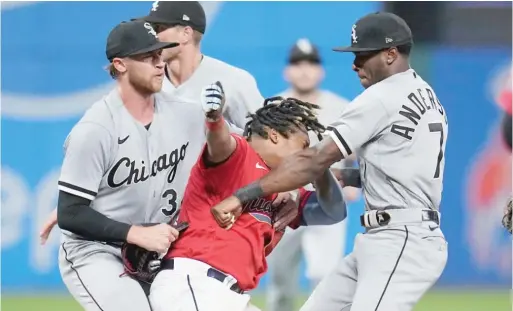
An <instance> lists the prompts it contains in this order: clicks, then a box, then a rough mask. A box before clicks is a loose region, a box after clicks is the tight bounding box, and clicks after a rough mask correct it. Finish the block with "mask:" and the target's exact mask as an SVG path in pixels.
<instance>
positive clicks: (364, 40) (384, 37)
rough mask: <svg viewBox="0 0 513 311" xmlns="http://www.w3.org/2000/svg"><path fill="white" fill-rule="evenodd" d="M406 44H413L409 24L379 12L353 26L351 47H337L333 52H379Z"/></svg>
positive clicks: (395, 16) (397, 17) (365, 17)
mask: <svg viewBox="0 0 513 311" xmlns="http://www.w3.org/2000/svg"><path fill="white" fill-rule="evenodd" d="M405 44H413V37H412V33H411V30H410V27H409V26H408V24H406V22H405V21H404V20H403V19H402V18H400V17H399V16H397V15H395V14H393V13H388V12H377V13H371V14H369V15H366V16H364V17H362V18H360V19H359V20H358V21H357V22H356V24H354V25H353V27H352V30H351V46H346V47H336V48H334V49H333V51H337V52H367V51H378V50H382V49H386V48H390V47H394V46H401V45H405Z"/></svg>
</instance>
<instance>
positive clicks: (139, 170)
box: [107, 142, 189, 188]
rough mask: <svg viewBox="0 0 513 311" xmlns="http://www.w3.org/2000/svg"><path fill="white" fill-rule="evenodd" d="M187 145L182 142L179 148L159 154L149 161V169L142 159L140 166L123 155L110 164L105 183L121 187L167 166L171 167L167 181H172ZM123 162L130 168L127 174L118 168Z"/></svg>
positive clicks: (167, 167)
mask: <svg viewBox="0 0 513 311" xmlns="http://www.w3.org/2000/svg"><path fill="white" fill-rule="evenodd" d="M187 146H189V142H187V143H185V144H183V145H182V146H181V147H180V149H178V148H176V149H174V150H173V151H171V152H170V153H169V154H163V155H161V156H159V157H158V158H157V159H156V160H154V161H153V162H152V163H151V169H147V167H146V164H145V163H144V161H142V162H141V166H140V167H138V166H137V164H136V161H133V160H131V159H130V158H129V157H123V158H121V159H119V161H118V162H116V164H114V165H113V166H112V169H111V170H110V172H109V176H108V177H107V184H108V185H109V187H111V188H117V187H121V186H123V185H125V184H127V185H130V184H132V183H134V184H136V183H138V182H141V181H146V180H147V179H148V178H150V177H154V176H156V175H157V174H158V173H159V172H161V171H164V170H167V169H169V168H171V169H170V170H169V175H168V176H167V182H168V183H172V182H173V180H174V179H175V176H176V170H177V169H178V164H180V162H181V161H183V159H185V154H186V153H187ZM123 164H124V166H125V167H126V168H130V169H129V170H128V175H126V171H127V170H122V169H120V167H121V166H122V165H123ZM118 172H119V174H118ZM147 172H148V173H147ZM120 175H121V176H124V178H123V177H120Z"/></svg>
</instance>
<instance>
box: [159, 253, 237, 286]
mask: <svg viewBox="0 0 513 311" xmlns="http://www.w3.org/2000/svg"><path fill="white" fill-rule="evenodd" d="M174 269H175V261H174V259H172V258H171V259H164V260H163V261H162V263H161V264H160V270H174ZM207 276H208V277H210V278H213V279H216V280H218V281H219V282H221V283H223V282H224V281H225V280H226V278H227V277H228V275H226V274H224V273H223V272H221V271H219V270H216V269H214V268H208V270H207ZM230 290H231V291H234V292H236V293H237V294H243V293H244V291H243V290H242V289H241V288H240V286H239V283H235V284H233V285H232V286H231V287H230Z"/></svg>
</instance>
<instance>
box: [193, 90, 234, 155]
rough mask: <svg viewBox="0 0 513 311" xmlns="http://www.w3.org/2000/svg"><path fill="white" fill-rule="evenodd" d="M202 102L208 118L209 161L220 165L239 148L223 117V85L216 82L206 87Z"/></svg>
mask: <svg viewBox="0 0 513 311" xmlns="http://www.w3.org/2000/svg"><path fill="white" fill-rule="evenodd" d="M201 100H202V104H203V111H204V112H205V118H206V128H207V133H206V135H207V154H206V156H207V160H208V161H209V162H211V163H220V162H223V161H224V160H226V159H227V158H228V157H229V156H230V155H231V154H232V153H233V151H234V150H235V148H236V146H237V143H236V142H235V138H233V136H232V135H230V131H229V127H228V124H227V123H226V122H225V120H224V118H223V115H222V111H223V107H224V103H225V95H224V90H223V87H222V85H221V83H220V82H215V83H213V84H210V85H208V86H207V87H205V88H204V89H203V92H202V95H201Z"/></svg>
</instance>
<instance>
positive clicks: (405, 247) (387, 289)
mask: <svg viewBox="0 0 513 311" xmlns="http://www.w3.org/2000/svg"><path fill="white" fill-rule="evenodd" d="M446 263H447V242H446V241H445V238H444V236H443V233H442V232H441V230H440V228H439V227H438V226H437V225H436V224H435V223H433V222H424V223H422V224H412V225H408V224H407V225H397V226H389V227H382V228H378V229H373V230H370V231H368V232H367V233H363V234H361V233H360V234H358V235H357V236H356V238H355V244H354V249H353V252H352V253H351V254H349V255H348V256H346V257H345V258H344V259H343V260H342V261H341V262H340V263H339V265H338V267H337V268H336V269H335V271H334V272H333V273H331V274H330V275H328V276H327V277H325V278H324V279H323V280H322V281H321V282H320V283H319V285H318V286H317V287H316V288H315V290H314V292H313V293H312V295H311V296H310V298H309V299H308V300H307V302H306V303H305V304H304V306H303V307H302V308H301V311H318V310H322V311H341V310H343V311H349V310H351V311H411V310H412V309H413V307H414V306H415V304H416V303H417V302H418V301H419V300H420V298H421V297H422V296H423V295H424V294H425V293H426V292H427V291H428V290H429V289H430V288H431V286H432V285H433V284H434V283H435V282H436V281H437V280H438V278H439V277H440V275H441V274H442V271H443V270H444V268H445V265H446Z"/></svg>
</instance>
